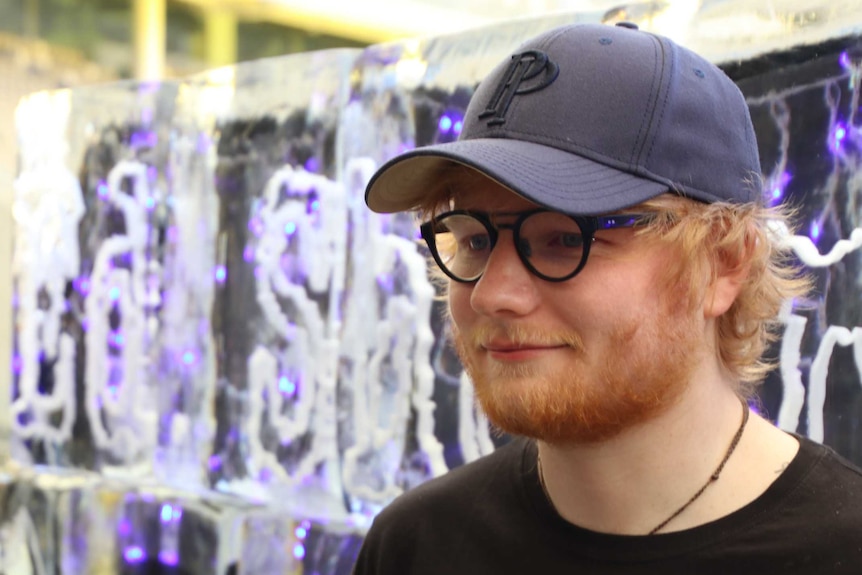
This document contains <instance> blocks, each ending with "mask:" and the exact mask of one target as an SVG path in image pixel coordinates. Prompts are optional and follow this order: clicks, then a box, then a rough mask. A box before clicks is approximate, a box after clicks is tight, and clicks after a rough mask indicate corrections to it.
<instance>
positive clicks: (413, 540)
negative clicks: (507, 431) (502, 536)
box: [356, 439, 531, 574]
mask: <svg viewBox="0 0 862 575" xmlns="http://www.w3.org/2000/svg"><path fill="white" fill-rule="evenodd" d="M529 445H531V444H530V443H529V442H528V441H527V440H523V439H517V440H514V441H512V442H511V443H509V444H508V445H506V446H504V447H501V448H499V449H497V450H496V451H494V452H493V453H491V454H490V455H487V456H485V457H482V458H480V459H478V460H477V461H474V462H472V463H469V464H467V465H463V466H461V467H458V468H456V469H453V470H452V471H450V472H448V473H446V474H445V475H443V476H441V477H438V478H436V479H432V480H430V481H427V482H425V483H423V484H422V485H420V486H418V487H416V488H414V489H412V490H410V491H408V492H406V493H404V494H403V495H401V496H399V497H398V498H396V499H395V500H394V501H393V502H392V503H391V504H389V505H388V506H387V507H386V508H385V509H383V511H381V512H380V513H379V514H378V515H377V517H376V518H375V519H374V523H373V524H372V526H371V528H370V529H369V531H368V534H367V535H366V538H365V541H364V543H363V546H362V549H361V551H360V555H359V559H358V561H357V567H356V573H375V574H383V573H408V572H409V573H420V572H422V571H421V569H420V570H416V568H414V567H411V566H415V565H417V564H424V563H425V562H426V561H429V560H434V556H435V555H436V556H437V558H439V557H440V554H441V553H445V552H447V549H448V551H449V552H451V551H452V549H451V545H452V544H453V542H454V540H455V538H456V537H458V536H459V535H458V534H459V533H461V532H462V530H463V529H462V528H463V527H464V525H465V524H466V523H468V522H469V521H471V520H472V519H474V518H475V513H474V510H475V509H476V508H477V507H481V509H484V510H488V511H490V512H491V513H493V510H495V509H498V510H503V509H506V508H511V507H512V504H511V501H512V498H513V497H517V496H518V495H517V494H518V493H519V487H520V478H521V471H522V468H523V462H524V456H525V454H526V453H527V448H528V446H529ZM506 502H508V503H506ZM493 520H494V519H492V518H490V517H489V521H493Z"/></svg>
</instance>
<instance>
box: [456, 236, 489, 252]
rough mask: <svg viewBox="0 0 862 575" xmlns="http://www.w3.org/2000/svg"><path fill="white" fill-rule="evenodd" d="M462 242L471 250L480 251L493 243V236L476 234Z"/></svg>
mask: <svg viewBox="0 0 862 575" xmlns="http://www.w3.org/2000/svg"><path fill="white" fill-rule="evenodd" d="M462 243H463V244H464V246H465V247H466V248H467V249H469V250H470V251H474V252H480V251H485V250H487V249H488V247H489V246H490V245H491V238H489V237H488V235H487V234H476V235H472V236H467V237H466V238H464V241H463V242H462Z"/></svg>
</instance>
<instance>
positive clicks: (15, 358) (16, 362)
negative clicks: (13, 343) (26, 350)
mask: <svg viewBox="0 0 862 575" xmlns="http://www.w3.org/2000/svg"><path fill="white" fill-rule="evenodd" d="M12 373H16V374H17V373H21V356H20V355H18V354H17V353H16V354H13V355H12Z"/></svg>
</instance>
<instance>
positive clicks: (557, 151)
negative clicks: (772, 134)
mask: <svg viewBox="0 0 862 575" xmlns="http://www.w3.org/2000/svg"><path fill="white" fill-rule="evenodd" d="M514 53H515V55H514V56H507V57H506V58H505V59H504V60H503V61H502V62H500V63H499V64H498V66H497V67H495V68H494V69H493V70H492V71H491V72H490V73H489V74H488V75H487V76H486V77H485V79H484V80H483V81H482V82H481V83H480V84H479V86H478V88H477V89H476V92H475V93H474V95H473V98H472V99H471V101H470V104H469V106H468V107H467V110H466V112H465V114H464V124H463V128H462V130H461V133H460V135H459V136H458V140H457V141H455V142H444V143H440V144H435V145H431V146H424V147H419V148H416V149H414V150H410V151H408V152H405V153H403V154H401V155H400V156H397V157H395V158H393V159H391V160H389V161H388V162H387V163H386V164H384V165H383V166H382V167H381V168H380V169H379V170H378V171H377V173H376V174H375V175H374V176H373V177H372V178H371V180H370V181H369V183H368V186H367V188H366V194H365V198H366V202H367V203H368V206H369V207H370V208H371V209H373V210H375V211H380V212H390V211H398V210H405V209H411V208H414V207H416V206H418V205H421V203H422V201H423V199H424V198H425V197H426V196H427V194H428V190H429V189H430V187H431V186H433V185H434V183H435V182H436V181H437V180H438V178H439V174H440V171H441V170H444V169H446V167H447V166H448V165H450V164H452V163H456V164H461V165H464V166H467V167H470V168H472V169H474V170H476V171H478V172H480V173H482V174H484V175H485V176H487V177H489V178H491V179H492V180H494V181H496V182H497V183H499V184H500V185H502V186H503V187H505V188H508V189H510V190H512V191H514V192H516V193H517V194H519V195H521V196H523V197H524V198H526V199H528V200H530V201H532V202H533V203H535V204H538V205H540V206H543V207H546V208H549V209H552V210H557V211H560V212H564V213H568V214H579V215H596V214H607V213H612V212H614V211H617V210H620V209H623V208H626V207H629V206H634V205H637V204H638V203H640V202H643V201H644V200H647V199H649V198H652V197H655V196H657V195H659V194H663V193H665V192H667V191H668V190H671V191H673V192H675V193H678V194H680V195H683V196H685V197H688V198H692V199H696V200H700V201H703V202H717V201H722V202H733V203H747V202H759V201H761V189H760V186H759V184H758V182H759V181H760V173H761V170H760V158H759V154H758V149H757V141H756V139H755V137H754V128H753V126H752V123H751V118H750V115H749V113H748V106H747V104H746V102H745V99H744V98H743V96H742V93H741V92H740V91H739V89H738V88H737V87H736V86H735V85H734V83H733V82H732V81H731V80H730V78H728V77H727V76H726V75H725V74H724V73H723V72H722V71H721V70H719V69H718V68H716V67H715V65H714V64H712V63H710V62H708V61H707V60H705V59H704V58H703V57H701V56H699V55H697V54H695V53H694V52H692V51H691V50H688V49H686V48H684V47H682V46H680V45H678V44H676V43H674V42H673V41H671V40H670V39H668V38H665V37H663V36H658V35H655V34H649V33H647V32H641V31H639V30H637V29H635V27H634V26H632V25H626V26H607V25H603V24H575V25H572V26H564V27H561V28H555V29H553V30H549V31H548V32H546V33H544V34H541V35H539V36H536V37H534V38H532V39H530V40H528V41H527V42H526V43H524V44H522V45H521V47H520V48H517V49H516V50H515V51H514ZM693 70H694V72H692V71H693ZM698 70H699V71H700V74H698V72H697V71H698Z"/></svg>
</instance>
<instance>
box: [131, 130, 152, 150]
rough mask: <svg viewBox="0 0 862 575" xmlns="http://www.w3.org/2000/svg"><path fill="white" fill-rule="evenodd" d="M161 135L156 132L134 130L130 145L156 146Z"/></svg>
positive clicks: (139, 146)
mask: <svg viewBox="0 0 862 575" xmlns="http://www.w3.org/2000/svg"><path fill="white" fill-rule="evenodd" d="M158 142H159V137H158V135H156V133H155V132H150V131H141V132H133V133H132V137H131V138H130V140H129V145H130V146H131V147H133V148H155V147H156V144H157V143H158Z"/></svg>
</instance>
